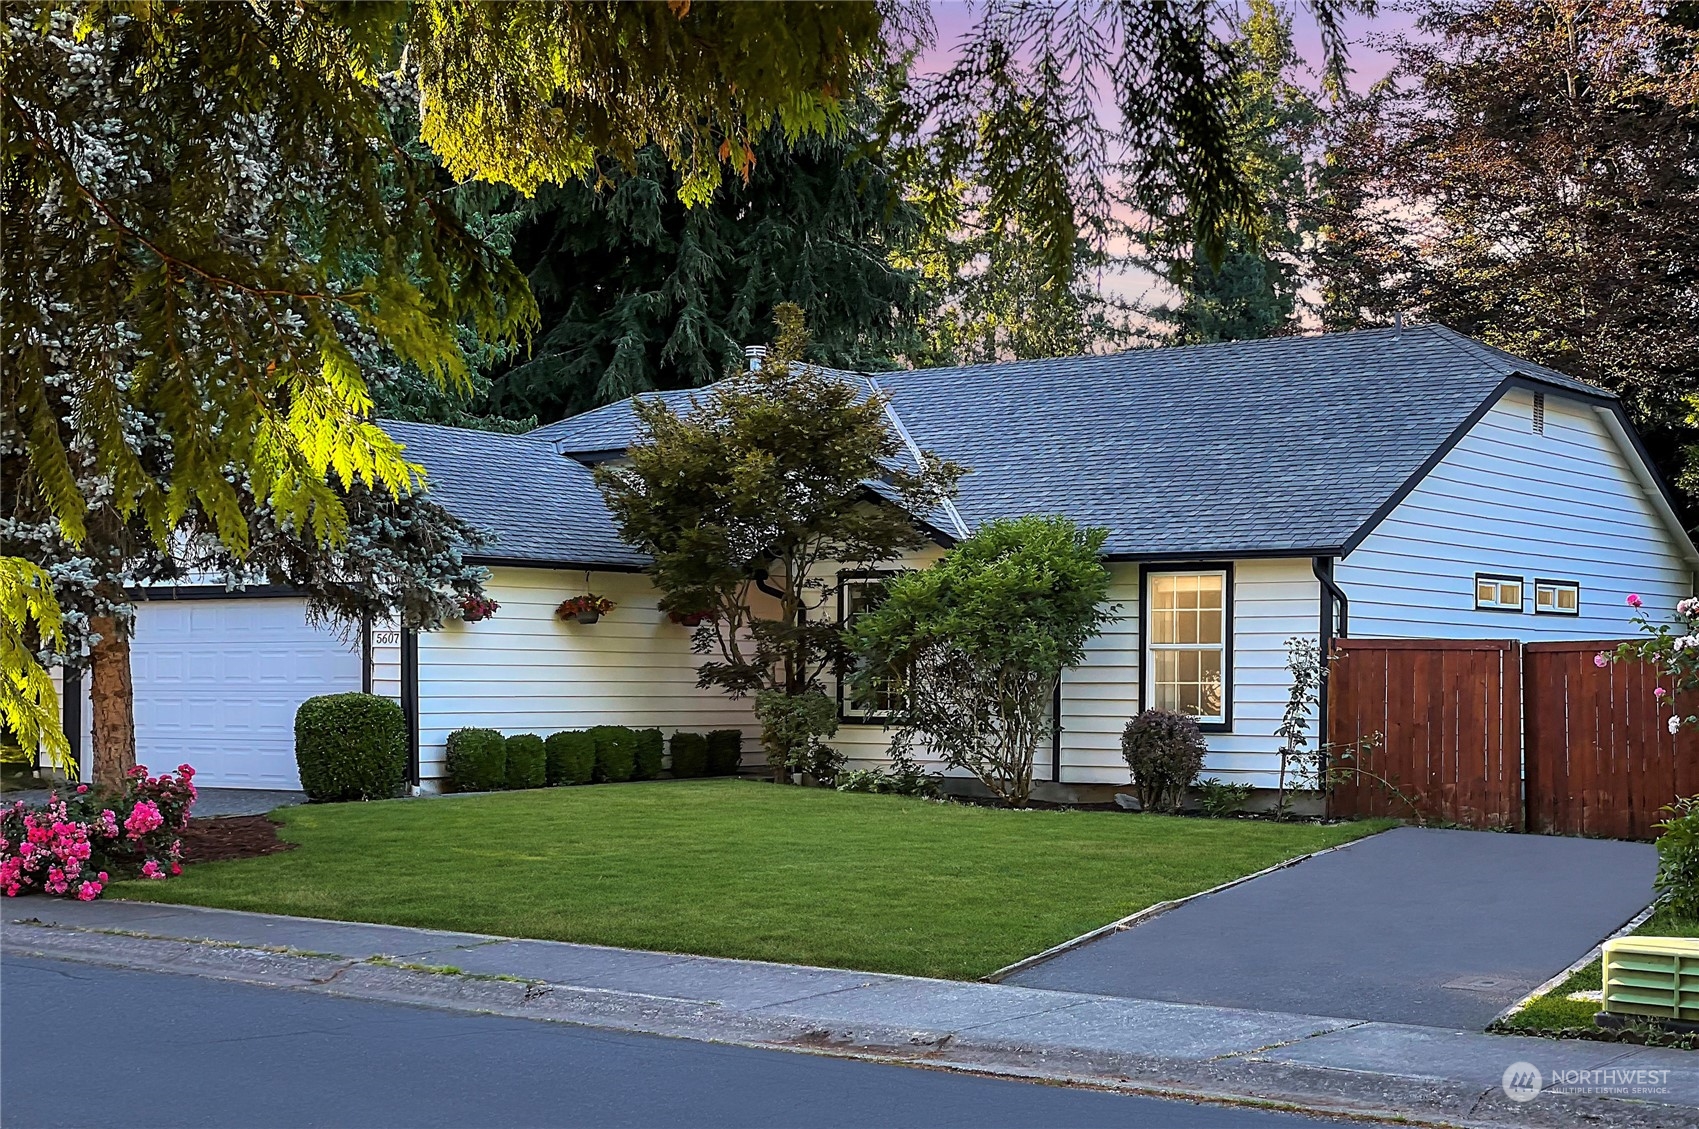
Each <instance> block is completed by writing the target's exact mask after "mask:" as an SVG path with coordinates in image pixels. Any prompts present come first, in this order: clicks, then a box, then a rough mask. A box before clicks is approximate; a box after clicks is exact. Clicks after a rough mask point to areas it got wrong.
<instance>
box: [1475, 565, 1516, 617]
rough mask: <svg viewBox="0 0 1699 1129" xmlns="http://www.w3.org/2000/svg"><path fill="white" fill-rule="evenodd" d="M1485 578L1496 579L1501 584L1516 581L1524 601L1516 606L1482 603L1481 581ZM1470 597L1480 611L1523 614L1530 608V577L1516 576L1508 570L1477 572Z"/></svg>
mask: <svg viewBox="0 0 1699 1129" xmlns="http://www.w3.org/2000/svg"><path fill="white" fill-rule="evenodd" d="M1483 580H1494V581H1497V582H1498V583H1500V584H1502V583H1504V582H1505V581H1507V580H1513V581H1515V582H1516V584H1517V586H1518V587H1519V588H1520V590H1521V592H1522V602H1521V603H1520V604H1518V605H1516V606H1515V607H1514V608H1509V607H1505V606H1504V605H1502V604H1483V603H1481V581H1483ZM1469 598H1470V602H1471V603H1473V604H1474V606H1475V610H1476V611H1478V612H1503V613H1505V614H1506V615H1523V614H1525V613H1526V612H1527V610H1528V578H1527V577H1525V576H1514V575H1512V574H1510V573H1508V572H1477V573H1476V574H1475V579H1474V580H1473V581H1472V582H1471V583H1470V585H1469Z"/></svg>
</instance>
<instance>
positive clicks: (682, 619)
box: [667, 608, 720, 627]
mask: <svg viewBox="0 0 1699 1129" xmlns="http://www.w3.org/2000/svg"><path fill="white" fill-rule="evenodd" d="M667 618H668V619H670V620H672V621H673V622H674V623H677V624H680V625H682V626H684V627H700V626H701V625H702V624H704V623H707V622H708V621H709V620H711V619H719V618H720V613H719V612H716V611H715V610H714V609H713V608H704V609H702V610H701V611H699V612H668V613H667Z"/></svg>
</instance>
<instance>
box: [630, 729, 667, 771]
mask: <svg viewBox="0 0 1699 1129" xmlns="http://www.w3.org/2000/svg"><path fill="white" fill-rule="evenodd" d="M636 738H637V743H636V746H635V751H636V764H635V765H634V766H633V768H632V770H631V778H632V779H633V780H653V779H655V777H657V776H659V775H661V758H662V754H664V753H665V752H666V748H667V742H666V738H664V737H662V736H661V731H660V730H659V729H639V730H638V731H637V733H636Z"/></svg>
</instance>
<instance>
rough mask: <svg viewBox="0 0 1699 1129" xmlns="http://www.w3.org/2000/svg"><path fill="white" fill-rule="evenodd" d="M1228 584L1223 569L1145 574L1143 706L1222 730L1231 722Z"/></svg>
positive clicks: (1224, 569)
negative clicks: (1182, 715)
mask: <svg viewBox="0 0 1699 1129" xmlns="http://www.w3.org/2000/svg"><path fill="white" fill-rule="evenodd" d="M1230 591H1231V584H1230V581H1229V575H1228V570H1227V569H1226V568H1188V569H1176V570H1173V571H1155V570H1151V571H1147V572H1146V573H1145V592H1144V595H1145V599H1144V606H1145V613H1144V615H1145V620H1144V638H1145V664H1144V676H1145V687H1146V691H1145V695H1144V698H1145V705H1146V706H1147V707H1149V708H1152V709H1159V710H1170V711H1172V712H1174V713H1185V714H1191V715H1192V716H1193V717H1195V718H1197V719H1198V724H1199V725H1204V726H1209V725H1213V726H1221V727H1225V726H1226V725H1227V724H1228V723H1229V721H1230V719H1231V716H1232V705H1231V702H1230V695H1229V692H1228V678H1229V671H1230V670H1231V668H1232V661H1233V651H1232V638H1233V626H1232V614H1231V607H1230Z"/></svg>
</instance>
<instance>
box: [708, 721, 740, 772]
mask: <svg viewBox="0 0 1699 1129" xmlns="http://www.w3.org/2000/svg"><path fill="white" fill-rule="evenodd" d="M742 763H743V731H742V730H741V729H716V730H714V731H713V732H711V733H709V734H708V775H709V776H731V775H733V774H735V773H736V772H737V768H738V765H740V764H742Z"/></svg>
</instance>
